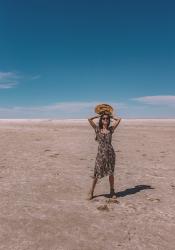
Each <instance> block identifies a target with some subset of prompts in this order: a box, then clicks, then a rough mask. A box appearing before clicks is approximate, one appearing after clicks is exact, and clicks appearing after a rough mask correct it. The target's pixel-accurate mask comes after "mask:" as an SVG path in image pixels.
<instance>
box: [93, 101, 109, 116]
mask: <svg viewBox="0 0 175 250" xmlns="http://www.w3.org/2000/svg"><path fill="white" fill-rule="evenodd" d="M112 112H113V108H112V107H111V105H109V104H107V103H101V104H98V105H97V106H96V107H95V113H97V114H99V115H102V114H109V115H112Z"/></svg>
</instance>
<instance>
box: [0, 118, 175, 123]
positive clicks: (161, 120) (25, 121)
mask: <svg viewBox="0 0 175 250" xmlns="http://www.w3.org/2000/svg"><path fill="white" fill-rule="evenodd" d="M96 120H97V119H95V121H96ZM143 121H144V122H175V118H163V119H162V118H134V119H133V118H127V119H124V118H122V122H143ZM6 122H10V123H32V122H53V123H62V122H64V123H65V122H66V123H70V122H71V123H74V122H75V123H76V122H82V123H84V122H88V118H87V119H45V118H44V119H37V118H36V119H35V118H34V119H21V118H19V119H13V118H12V119H0V123H6Z"/></svg>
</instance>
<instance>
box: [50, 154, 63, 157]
mask: <svg viewBox="0 0 175 250" xmlns="http://www.w3.org/2000/svg"><path fill="white" fill-rule="evenodd" d="M58 155H60V154H53V155H49V156H50V157H53V158H57V156H58Z"/></svg>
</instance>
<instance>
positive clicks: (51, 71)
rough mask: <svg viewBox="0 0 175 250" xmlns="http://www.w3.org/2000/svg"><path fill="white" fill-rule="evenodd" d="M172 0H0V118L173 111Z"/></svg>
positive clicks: (172, 113) (166, 113) (174, 52)
mask: <svg viewBox="0 0 175 250" xmlns="http://www.w3.org/2000/svg"><path fill="white" fill-rule="evenodd" d="M174 11H175V3H174V1H169V0H167V1H162V0H159V1H158V0H157V1H155V0H152V1H151V0H147V1H140V0H133V1H130V0H125V1H123V0H120V1H118V0H108V1H102V0H99V1H97V0H93V1H92V0H89V1H86V0H83V1H82V0H81V1H80V0H75V1H71V0H65V1H59V0H58V1H56V0H55V1H53V0H51V1H46V0H45V1H44V0H42V1H40V0H35V1H34V0H30V1H22V0H20V1H19V0H16V1H12V0H2V1H0V118H55V119H57V118H58V119H60V118H87V117H89V116H91V115H95V113H94V108H95V105H97V104H99V103H108V104H111V105H112V106H113V107H114V110H115V112H114V114H115V115H116V116H120V117H123V118H175V46H174V44H175V28H174V27H175V15H174Z"/></svg>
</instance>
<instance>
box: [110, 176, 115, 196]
mask: <svg viewBox="0 0 175 250" xmlns="http://www.w3.org/2000/svg"><path fill="white" fill-rule="evenodd" d="M109 183H110V195H111V197H113V196H114V195H115V191H114V176H113V175H109Z"/></svg>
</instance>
